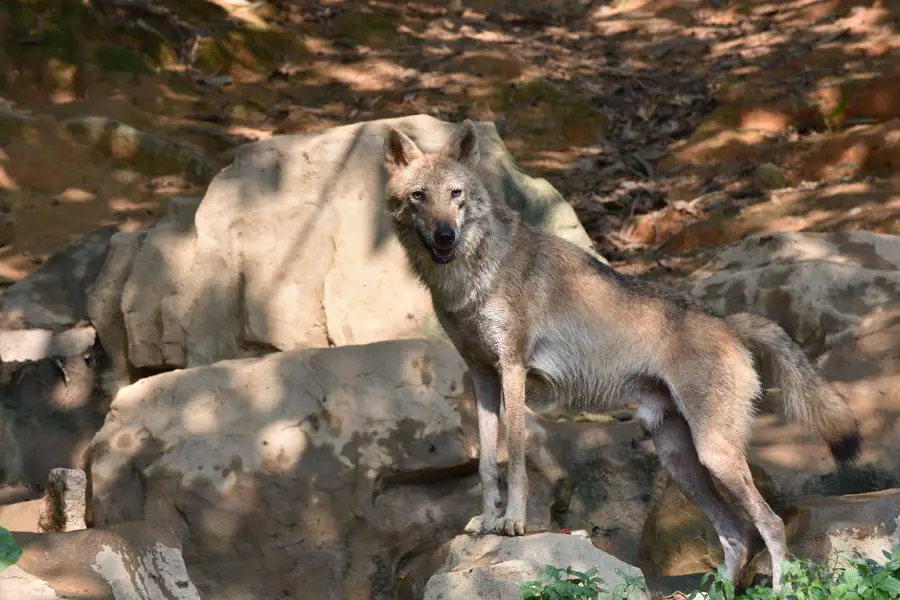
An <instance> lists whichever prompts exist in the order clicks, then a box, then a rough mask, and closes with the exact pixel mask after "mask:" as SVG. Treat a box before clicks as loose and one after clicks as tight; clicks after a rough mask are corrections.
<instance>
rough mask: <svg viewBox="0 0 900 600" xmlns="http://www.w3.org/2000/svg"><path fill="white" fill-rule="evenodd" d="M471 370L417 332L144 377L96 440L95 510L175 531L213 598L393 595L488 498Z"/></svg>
mask: <svg viewBox="0 0 900 600" xmlns="http://www.w3.org/2000/svg"><path fill="white" fill-rule="evenodd" d="M465 378H466V377H465V370H464V368H463V365H462V361H461V359H460V358H459V356H458V355H457V354H456V353H455V351H454V350H453V349H452V348H451V347H450V346H448V345H444V344H436V343H428V342H425V341H421V340H406V341H392V342H382V343H378V344H373V345H368V346H345V347H340V348H329V349H309V350H302V351H291V352H284V353H276V354H270V355H268V356H265V357H262V358H259V359H243V360H234V361H223V362H220V363H217V364H216V365H212V366H205V367H197V368H193V369H187V370H182V371H175V372H171V373H165V374H161V375H157V376H154V377H149V378H145V379H142V380H140V381H138V382H137V383H135V384H133V385H131V386H129V387H126V388H124V389H122V390H121V391H120V393H119V394H118V396H117V397H116V399H115V401H114V402H113V406H112V408H111V412H110V416H109V418H108V419H107V421H106V424H105V425H104V427H103V429H102V430H101V431H100V432H99V433H98V435H97V437H96V438H95V440H94V442H93V444H92V449H91V455H92V465H91V477H92V484H93V518H94V522H95V523H96V524H98V525H104V524H110V523H117V522H122V521H129V520H135V519H144V518H146V519H148V520H150V521H152V522H155V523H160V524H161V525H162V526H165V527H170V528H172V529H173V530H175V531H176V532H178V533H179V535H180V537H181V539H182V540H183V541H184V544H185V546H184V547H185V558H186V560H187V561H188V564H191V565H196V566H197V571H198V573H197V575H195V581H196V582H197V585H198V587H199V588H200V589H201V591H202V593H203V595H204V596H208V597H212V598H219V599H221V600H230V599H232V598H234V599H237V598H246V597H263V598H267V597H277V596H278V595H280V594H285V595H287V596H288V597H291V594H295V593H296V590H297V589H304V590H305V592H304V593H305V594H307V597H315V598H322V599H331V598H334V599H338V598H341V599H345V598H346V599H354V598H382V597H392V596H390V594H392V593H393V589H394V578H395V569H396V568H397V564H398V563H399V562H400V560H401V559H402V558H403V557H405V556H409V555H411V554H413V553H415V552H418V551H420V550H422V549H427V548H429V547H430V546H431V544H433V543H434V540H435V539H441V538H443V539H446V540H449V539H450V538H452V537H453V535H455V534H456V533H458V532H459V531H461V530H462V529H461V528H462V527H463V526H464V525H465V523H466V521H467V519H468V518H469V517H471V516H472V515H473V514H475V512H476V511H477V510H478V508H479V506H480V496H479V492H478V486H477V475H475V472H476V470H477V464H476V462H477V461H476V460H475V457H476V449H477V434H476V430H475V428H474V414H473V411H474V405H473V404H472V401H471V394H470V392H469V391H468V388H467V385H468V384H467V383H466V381H465ZM538 487H539V484H538ZM546 504H549V502H546ZM534 510H535V513H537V510H538V509H537V508H535V509H534ZM545 512H546V509H545Z"/></svg>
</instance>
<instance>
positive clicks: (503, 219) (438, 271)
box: [398, 206, 522, 313]
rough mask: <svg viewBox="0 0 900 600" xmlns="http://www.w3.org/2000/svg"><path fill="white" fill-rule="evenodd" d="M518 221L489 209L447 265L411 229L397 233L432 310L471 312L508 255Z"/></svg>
mask: <svg viewBox="0 0 900 600" xmlns="http://www.w3.org/2000/svg"><path fill="white" fill-rule="evenodd" d="M520 219H521V217H520V216H519V215H518V214H516V213H515V211H514V210H513V209H511V208H508V207H505V206H503V207H497V206H492V207H491V210H490V212H489V213H488V214H487V215H485V216H484V217H482V218H481V220H480V221H479V222H476V223H475V224H474V225H473V230H472V231H473V235H474V236H475V237H474V238H473V239H470V240H467V241H466V243H465V247H464V248H463V249H462V252H461V253H460V255H459V256H458V257H457V258H456V259H455V260H454V261H453V262H451V263H448V264H444V265H441V264H437V263H435V262H434V260H433V259H432V257H431V253H430V251H429V250H428V249H427V248H425V247H424V246H423V245H422V242H421V240H420V239H419V237H418V235H417V234H416V232H415V230H414V229H412V228H411V227H404V228H403V230H402V231H398V237H399V239H400V241H401V244H402V246H403V249H404V250H405V252H406V255H407V257H408V258H409V262H410V265H411V266H412V270H413V273H414V274H415V275H416V277H417V278H418V279H419V281H420V282H421V283H423V284H424V285H425V286H426V287H427V288H428V290H429V292H431V296H432V299H433V301H434V303H435V305H436V307H440V309H442V310H444V311H446V312H449V313H466V312H472V311H474V310H476V309H477V308H478V306H479V305H480V304H481V302H482V299H483V298H484V297H485V296H486V295H487V294H488V293H489V292H490V291H491V289H492V287H493V285H494V281H495V278H496V277H497V274H498V272H499V270H500V268H501V265H502V264H503V261H504V259H505V258H506V254H507V252H508V251H509V247H510V240H511V239H512V238H513V237H514V235H515V234H516V232H517V231H518V230H519V229H521V227H522V223H521V221H520Z"/></svg>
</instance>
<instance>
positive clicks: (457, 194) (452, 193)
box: [450, 190, 462, 198]
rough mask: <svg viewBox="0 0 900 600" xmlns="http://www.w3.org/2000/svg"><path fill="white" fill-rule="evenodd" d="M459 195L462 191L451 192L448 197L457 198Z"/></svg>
mask: <svg viewBox="0 0 900 600" xmlns="http://www.w3.org/2000/svg"><path fill="white" fill-rule="evenodd" d="M461 194H462V190H453V191H451V192H450V197H451V198H459V196H460V195H461Z"/></svg>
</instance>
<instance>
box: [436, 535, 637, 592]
mask: <svg viewBox="0 0 900 600" xmlns="http://www.w3.org/2000/svg"><path fill="white" fill-rule="evenodd" d="M547 565H551V566H554V567H557V568H565V567H568V566H570V567H572V568H573V569H575V570H577V571H582V572H583V571H588V570H589V569H591V568H596V569H597V571H598V573H597V575H598V576H599V577H600V578H602V579H603V581H604V582H605V584H606V585H605V586H604V587H607V589H611V588H613V587H615V586H616V585H617V584H619V583H621V582H623V581H624V578H623V577H622V575H620V574H619V573H617V572H616V571H617V570H618V571H621V572H622V573H624V574H626V575H630V576H633V577H640V578H641V579H643V575H642V574H641V571H640V570H639V569H637V568H636V567H633V566H631V565H629V564H627V563H625V562H622V561H621V560H619V559H617V558H616V557H614V556H612V555H610V554H607V553H605V552H603V551H602V550H598V549H597V548H595V547H594V546H593V545H592V544H591V542H590V540H588V539H587V538H586V537H585V536H582V535H566V534H559V533H540V534H535V535H526V536H522V537H514V538H511V537H506V536H496V535H488V536H483V537H480V538H472V537H469V536H466V535H463V536H459V537H457V538H456V539H454V540H453V542H452V543H451V544H450V552H449V555H448V558H447V560H446V562H445V563H444V564H443V565H442V566H441V568H440V569H438V571H437V572H436V573H435V574H434V576H432V577H431V579H430V580H429V581H428V585H427V586H426V588H425V600H481V599H483V600H488V599H491V600H493V599H496V598H500V599H503V600H507V599H508V600H515V599H521V597H522V595H521V593H520V592H519V591H518V585H517V584H518V583H519V582H522V581H533V580H537V579H541V578H542V577H543V576H544V573H545V571H544V569H545V567H546V566H547ZM632 598H635V599H649V595H648V594H645V593H635V594H633V595H632Z"/></svg>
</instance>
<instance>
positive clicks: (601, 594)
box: [519, 565, 647, 600]
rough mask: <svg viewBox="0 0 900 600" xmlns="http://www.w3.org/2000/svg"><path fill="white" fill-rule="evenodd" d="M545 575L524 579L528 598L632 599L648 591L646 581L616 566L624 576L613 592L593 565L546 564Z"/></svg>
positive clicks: (526, 598) (520, 587) (523, 585)
mask: <svg viewBox="0 0 900 600" xmlns="http://www.w3.org/2000/svg"><path fill="white" fill-rule="evenodd" d="M544 569H545V574H544V577H543V578H542V579H539V580H535V581H523V582H521V583H520V584H519V591H520V592H522V596H523V597H524V599H525V600H567V599H569V598H573V599H574V598H586V599H589V600H601V599H604V600H605V599H608V600H633V598H634V597H635V596H634V594H635V592H637V591H643V592H646V591H647V587H646V586H645V585H644V581H643V579H642V578H641V577H639V576H634V575H627V574H626V573H623V572H622V571H621V570H619V569H616V573H617V574H618V575H619V576H620V577H622V579H623V580H624V581H623V582H622V583H619V584H618V585H616V587H614V588H613V590H612V591H611V592H610V591H609V590H607V589H605V588H604V587H603V586H604V585H605V584H606V582H605V581H603V578H602V577H600V576H598V575H597V569H596V568H591V569H590V570H588V571H587V572H584V573H582V572H581V571H576V570H574V569H573V568H572V567H566V568H565V569H559V568H556V567H553V566H550V565H547V566H546V567H544Z"/></svg>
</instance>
